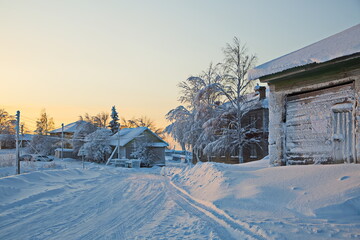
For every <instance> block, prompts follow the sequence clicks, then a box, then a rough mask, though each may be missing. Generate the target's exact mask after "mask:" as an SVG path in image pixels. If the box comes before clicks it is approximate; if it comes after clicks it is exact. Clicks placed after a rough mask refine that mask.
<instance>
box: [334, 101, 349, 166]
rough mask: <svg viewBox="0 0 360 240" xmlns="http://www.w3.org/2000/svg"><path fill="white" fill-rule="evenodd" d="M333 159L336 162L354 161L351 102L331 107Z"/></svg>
mask: <svg viewBox="0 0 360 240" xmlns="http://www.w3.org/2000/svg"><path fill="white" fill-rule="evenodd" d="M332 110H333V159H334V161H335V162H338V163H343V162H347V163H351V162H353V161H354V156H353V148H354V138H353V118H352V104H351V103H344V104H338V105H335V106H334V107H333V109H332Z"/></svg>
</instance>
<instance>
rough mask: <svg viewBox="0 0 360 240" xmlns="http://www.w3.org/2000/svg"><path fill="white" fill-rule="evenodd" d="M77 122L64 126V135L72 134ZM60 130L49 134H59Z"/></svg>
mask: <svg viewBox="0 0 360 240" xmlns="http://www.w3.org/2000/svg"><path fill="white" fill-rule="evenodd" d="M76 126H77V122H73V123H69V124H68V125H65V126H64V133H74V132H75V130H76ZM61 132H62V130H61V128H58V129H55V130H52V131H50V133H61Z"/></svg>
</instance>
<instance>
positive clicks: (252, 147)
mask: <svg viewBox="0 0 360 240" xmlns="http://www.w3.org/2000/svg"><path fill="white" fill-rule="evenodd" d="M257 157H258V156H257V152H256V144H254V143H252V144H250V158H257Z"/></svg>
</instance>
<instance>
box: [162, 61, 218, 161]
mask: <svg viewBox="0 0 360 240" xmlns="http://www.w3.org/2000/svg"><path fill="white" fill-rule="evenodd" d="M218 66H219V65H218V64H217V65H213V64H210V66H209V68H208V69H207V70H206V71H204V72H203V73H202V74H201V75H199V76H195V77H194V76H192V77H189V78H188V79H186V80H185V81H182V82H181V83H180V84H179V85H178V86H179V87H180V88H181V93H182V95H181V97H180V98H179V100H180V102H181V103H183V104H186V107H184V106H178V107H177V108H175V109H172V110H170V111H169V112H168V114H167V115H166V118H167V119H168V120H169V121H171V122H172V123H171V124H170V125H169V126H168V127H167V128H166V131H167V132H168V133H169V134H170V135H171V136H172V137H173V138H174V139H175V140H177V141H178V142H179V143H180V144H181V146H182V148H183V150H185V148H186V147H188V148H190V149H191V150H192V151H193V155H194V156H195V158H197V159H198V160H199V157H200V156H201V155H202V154H203V153H202V150H203V148H204V141H203V139H201V138H200V136H202V134H203V127H202V125H203V124H204V122H206V121H207V119H209V118H211V117H212V115H213V109H214V108H215V106H216V105H218V104H219V103H220V98H221V93H220V92H219V91H218V87H217V85H219V84H221V81H222V78H221V76H220V75H219V73H218V72H219V71H218Z"/></svg>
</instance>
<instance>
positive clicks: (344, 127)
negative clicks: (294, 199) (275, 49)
mask: <svg viewBox="0 0 360 240" xmlns="http://www.w3.org/2000/svg"><path fill="white" fill-rule="evenodd" d="M249 78H250V79H260V81H261V82H262V83H267V84H268V85H269V88H270V97H269V119H270V124H269V129H270V131H269V155H270V161H271V162H272V163H273V164H274V165H286V164H309V163H344V162H347V163H352V162H355V163H358V162H359V161H360V159H359V157H360V128H359V124H360V123H359V121H360V104H359V100H360V99H359V98H360V24H359V25H356V26H354V27H352V28H349V29H347V30H345V31H343V32H340V33H338V34H335V35H333V36H331V37H328V38H326V39H323V40H321V41H319V42H316V43H314V44H312V45H309V46H307V47H305V48H302V49H300V50H297V51H295V52H292V53H289V54H287V55H285V56H282V57H280V58H277V59H275V60H272V61H270V62H267V63H265V64H262V65H260V66H258V67H256V68H255V69H252V70H251V71H250V73H249Z"/></svg>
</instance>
